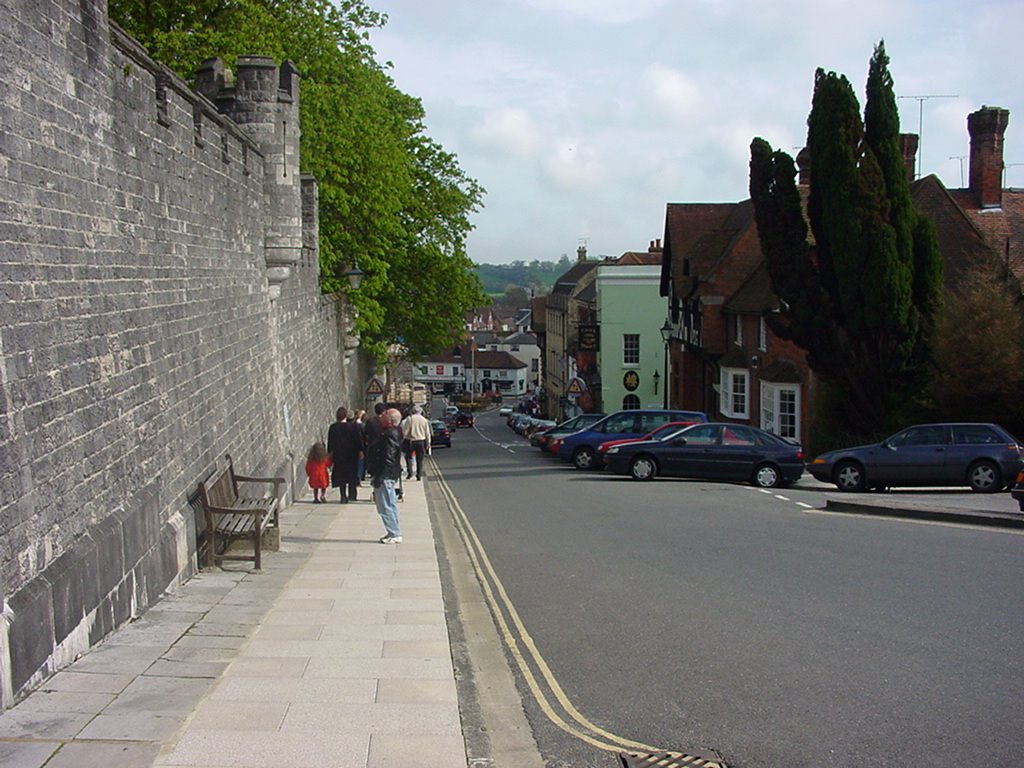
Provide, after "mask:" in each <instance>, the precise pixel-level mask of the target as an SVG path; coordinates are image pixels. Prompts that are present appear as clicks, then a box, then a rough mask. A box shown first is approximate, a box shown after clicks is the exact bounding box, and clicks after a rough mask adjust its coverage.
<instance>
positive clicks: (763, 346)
mask: <svg viewBox="0 0 1024 768" xmlns="http://www.w3.org/2000/svg"><path fill="white" fill-rule="evenodd" d="M758 319H759V320H760V321H761V322H760V324H759V325H758V327H757V348H758V349H759V350H761V351H762V352H767V351H768V323H766V322H765V319H764V318H763V317H760V318H758Z"/></svg>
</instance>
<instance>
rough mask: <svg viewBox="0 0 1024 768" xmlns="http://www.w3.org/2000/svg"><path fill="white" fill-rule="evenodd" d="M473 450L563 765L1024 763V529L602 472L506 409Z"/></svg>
mask: <svg viewBox="0 0 1024 768" xmlns="http://www.w3.org/2000/svg"><path fill="white" fill-rule="evenodd" d="M453 443H454V447H453V448H452V449H451V450H450V451H449V450H447V449H436V450H435V451H434V460H435V462H436V464H437V465H438V467H439V471H440V478H439V479H440V480H441V481H442V484H443V485H444V486H445V488H446V489H447V490H448V492H449V493H450V496H451V499H452V502H451V503H452V505H453V508H454V509H455V510H456V511H457V514H458V515H460V516H462V517H463V524H464V527H465V529H466V530H467V531H468V532H469V536H470V537H471V540H472V542H473V546H474V547H475V548H477V550H478V552H477V555H478V557H479V559H480V562H481V566H480V570H481V572H482V573H483V574H484V576H485V578H486V579H487V581H488V583H489V585H490V586H489V589H490V591H491V593H492V595H493V602H494V607H495V610H496V611H497V612H498V615H499V616H501V617H502V623H503V624H505V623H507V625H508V627H509V629H508V631H507V633H508V634H509V635H510V636H513V637H515V642H514V643H513V644H512V646H511V649H512V650H511V651H510V653H509V656H510V658H511V659H512V660H513V662H514V666H515V667H516V674H517V675H518V681H519V684H520V690H521V693H522V695H523V700H524V706H525V708H526V711H527V714H528V716H529V718H530V723H531V726H532V728H533V731H534V735H535V738H536V740H537V743H538V746H539V748H540V750H541V753H542V755H543V757H544V759H545V762H546V764H547V765H548V766H552V767H554V766H557V767H559V768H570V767H572V768H576V767H577V766H579V767H581V768H582V766H604V765H607V766H612V765H617V764H618V763H617V761H616V760H615V758H614V756H613V755H612V754H610V753H609V752H608V751H606V750H612V749H616V748H618V749H623V750H625V751H637V752H640V753H653V752H658V751H666V752H673V753H680V754H682V755H687V756H689V755H698V756H702V757H708V758H714V757H717V758H720V759H721V760H722V761H724V762H725V763H726V764H728V765H729V766H731V767H732V768H755V767H758V768H760V767H763V768H779V766H807V767H808V768H812V767H813V768H822V767H825V766H837V767H840V766H841V767H843V768H847V767H848V766H860V765H865V766H867V765H871V766H929V767H930V768H932V767H935V766H955V765H956V766H959V765H968V764H979V763H980V764H985V765H987V766H1020V765H1022V764H1024V730H1022V729H1021V728H1020V727H1019V724H1020V722H1021V721H1022V716H1024V675H1022V671H1021V658H1022V651H1024V632H1022V630H1024V596H1022V590H1021V587H1020V585H1021V583H1022V581H1024V558H1022V557H1021V554H1020V551H1021V546H1022V545H1024V540H1022V539H1021V533H1020V532H1018V531H1015V530H1008V529H992V528H979V527H972V526H968V525H951V524H943V523H935V522H921V521H908V520H901V519H896V518H888V517H876V516H862V515H851V514H836V513H831V512H825V511H824V510H823V508H824V505H825V500H826V498H827V497H828V496H829V495H833V496H834V495H835V494H834V493H833V492H831V491H829V489H828V488H827V487H825V486H822V485H820V484H817V483H815V482H814V481H813V480H808V481H807V482H806V483H801V484H800V485H799V486H798V487H795V488H792V489H787V490H786V491H785V492H766V491H762V490H758V489H755V488H753V487H750V486H745V485H733V484H715V483H708V482H701V481H681V480H670V479H665V480H656V481H654V482H651V483H646V484H640V483H636V482H633V481H631V480H628V479H625V478H616V477H608V476H605V475H603V474H601V473H581V472H578V471H576V470H574V469H571V468H569V467H568V465H567V464H563V463H562V462H559V461H557V460H553V459H551V458H548V457H544V456H542V455H541V454H540V452H539V451H537V449H534V448H529V447H528V446H527V445H526V444H525V442H524V441H523V440H522V439H521V438H519V437H518V436H516V435H514V434H513V433H512V432H511V431H510V430H508V428H507V427H506V426H505V424H504V419H502V418H500V417H499V416H498V415H497V414H496V413H493V412H492V413H490V414H483V415H481V416H479V417H478V419H477V428H476V429H474V430H467V429H460V430H458V431H457V432H456V434H455V435H454V438H453ZM961 496H962V494H959V493H957V494H946V495H945V496H944V497H942V498H943V503H946V502H953V501H954V497H955V498H956V499H959V498H960V497H961ZM921 497H922V498H936V497H935V495H934V494H932V495H930V496H929V495H928V494H921ZM1009 508H1012V504H1011V505H1010V506H1008V509H1009ZM517 659H521V661H518V664H516V662H517Z"/></svg>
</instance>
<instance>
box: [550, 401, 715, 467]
mask: <svg viewBox="0 0 1024 768" xmlns="http://www.w3.org/2000/svg"><path fill="white" fill-rule="evenodd" d="M707 420H708V417H707V415H706V414H704V413H702V412H701V411H666V410H663V409H661V408H658V409H649V410H644V409H637V410H630V411H616V412H615V413H610V414H608V415H607V416H605V417H604V418H603V419H601V420H600V421H598V422H597V423H595V424H592V425H590V426H589V427H587V428H586V429H582V430H580V431H579V432H574V433H572V434H571V435H566V436H565V437H563V438H560V439H559V441H558V442H557V445H556V446H554V447H553V448H552V452H553V453H557V455H558V457H559V458H560V459H562V460H563V461H568V462H569V463H571V464H572V465H573V466H575V467H576V469H598V468H599V467H600V465H601V457H600V456H601V455H600V453H599V452H598V448H599V447H600V445H601V443H607V442H608V441H609V440H621V439H624V438H629V437H635V438H641V437H643V436H644V435H646V434H648V433H649V432H653V431H654V430H655V429H657V428H658V427H660V426H662V425H663V424H668V423H669V422H671V421H691V422H702V423H703V422H706V421H707Z"/></svg>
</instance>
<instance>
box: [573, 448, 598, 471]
mask: <svg viewBox="0 0 1024 768" xmlns="http://www.w3.org/2000/svg"><path fill="white" fill-rule="evenodd" d="M572 463H573V464H574V465H576V469H590V468H591V467H593V466H594V451H593V450H591V449H590V448H588V447H587V446H585V445H584V446H583V447H582V448H577V449H576V453H574V454H573V455H572Z"/></svg>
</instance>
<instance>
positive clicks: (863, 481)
mask: <svg viewBox="0 0 1024 768" xmlns="http://www.w3.org/2000/svg"><path fill="white" fill-rule="evenodd" d="M1020 467H1021V447H1020V445H1018V443H1017V440H1016V439H1015V438H1014V437H1013V436H1012V435H1011V434H1010V433H1009V432H1007V431H1006V430H1005V429H1003V428H1002V427H1000V426H999V425H998V424H975V423H964V424H916V425H914V426H913V427H907V428H906V429H904V430H903V431H902V432H897V433H896V434H895V435H891V436H890V437H887V438H886V439H885V440H883V441H882V442H880V443H872V444H871V445H859V446H856V447H854V448H843V449H842V450H838V451H828V452H827V453H823V454H821V455H820V456H818V457H817V458H816V459H814V461H812V462H811V463H810V464H808V465H807V471H808V472H810V473H811V474H812V475H814V477H815V478H816V479H818V480H821V481H822V482H825V483H835V485H836V487H837V488H838V489H839V490H841V491H862V490H864V489H865V488H874V489H876V490H882V489H885V488H891V487H893V486H918V487H920V486H957V485H968V486H970V488H971V490H972V491H976V492H978V493H995V492H997V491H1001V490H1003V488H1005V487H1006V486H1007V485H1009V484H1011V483H1013V481H1014V478H1016V476H1017V472H1018V471H1019V470H1020Z"/></svg>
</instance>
